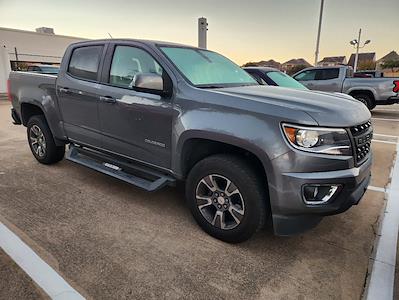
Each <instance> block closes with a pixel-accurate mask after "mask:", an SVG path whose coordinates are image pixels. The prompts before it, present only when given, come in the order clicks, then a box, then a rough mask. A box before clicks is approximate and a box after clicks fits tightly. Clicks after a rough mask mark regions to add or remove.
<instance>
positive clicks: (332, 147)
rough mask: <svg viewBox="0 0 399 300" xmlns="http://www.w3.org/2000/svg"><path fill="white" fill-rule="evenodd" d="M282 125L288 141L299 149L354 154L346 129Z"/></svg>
mask: <svg viewBox="0 0 399 300" xmlns="http://www.w3.org/2000/svg"><path fill="white" fill-rule="evenodd" d="M282 126H283V132H284V134H285V137H286V138H287V140H288V142H289V143H290V144H291V145H292V146H293V147H295V148H297V149H300V150H303V151H307V152H313V153H320V154H331V155H347V156H350V155H352V150H351V142H350V139H349V136H348V133H347V132H346V130H345V129H341V128H321V127H305V126H299V125H291V124H283V125H282Z"/></svg>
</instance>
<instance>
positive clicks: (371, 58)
mask: <svg viewBox="0 0 399 300" xmlns="http://www.w3.org/2000/svg"><path fill="white" fill-rule="evenodd" d="M355 56H356V54H355V53H352V55H351V57H350V58H349V62H348V66H352V68H354V66H355ZM375 60H376V55H375V52H369V53H359V58H358V61H357V66H358V69H359V67H360V66H361V65H367V64H369V65H370V69H374V68H375ZM373 65H374V66H373Z"/></svg>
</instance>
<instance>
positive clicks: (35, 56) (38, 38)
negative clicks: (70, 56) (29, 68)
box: [0, 27, 86, 93]
mask: <svg viewBox="0 0 399 300" xmlns="http://www.w3.org/2000/svg"><path fill="white" fill-rule="evenodd" d="M83 40H86V39H84V38H79V37H71V36H64V35H55V34H47V33H38V32H35V31H26V30H18V29H11V28H2V27H0V48H3V49H4V47H5V49H6V52H7V53H8V56H9V61H15V60H16V56H15V48H17V52H18V61H28V62H39V63H40V62H44V63H60V62H61V59H62V56H63V54H64V51H65V49H66V48H67V47H68V45H70V44H72V43H76V42H79V41H83ZM6 65H7V64H6ZM8 65H10V63H8ZM4 73H7V78H8V73H9V71H8V70H7V69H6V66H5V65H4V64H3V62H2V61H0V93H5V91H6V90H5V89H4V87H6V83H5V81H4V77H3V74H4Z"/></svg>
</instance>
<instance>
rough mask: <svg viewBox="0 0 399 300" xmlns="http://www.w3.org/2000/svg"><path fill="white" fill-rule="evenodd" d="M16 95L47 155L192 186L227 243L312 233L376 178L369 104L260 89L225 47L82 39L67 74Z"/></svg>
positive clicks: (17, 87)
mask: <svg viewBox="0 0 399 300" xmlns="http://www.w3.org/2000/svg"><path fill="white" fill-rule="evenodd" d="M274 78H280V77H274ZM8 87H9V93H8V94H9V97H10V100H11V102H12V106H13V108H12V110H11V114H12V118H13V120H14V123H15V124H23V125H24V126H26V127H27V139H28V143H29V146H30V149H31V151H32V154H33V156H34V157H35V158H36V160H37V161H39V162H40V163H43V164H54V163H57V162H58V161H60V160H62V159H63V157H64V152H65V145H66V144H69V150H68V152H67V155H66V156H67V159H69V160H70V161H73V162H75V163H78V164H81V165H83V166H86V167H90V168H92V169H94V170H96V171H99V172H102V173H104V174H107V175H110V176H113V177H115V178H118V179H120V180H123V181H125V182H128V183H130V184H133V185H136V186H138V187H141V188H143V189H145V190H147V191H155V190H158V189H160V188H162V187H164V186H166V185H174V184H175V183H176V181H177V180H179V181H185V182H186V189H185V191H186V199H187V204H188V207H189V208H190V210H191V212H192V214H193V216H194V218H195V220H196V221H197V223H198V224H199V225H200V226H201V228H202V229H203V230H204V231H206V232H207V233H209V234H210V235H212V236H214V237H216V238H219V239H221V240H223V241H227V242H241V241H244V240H246V239H248V238H249V237H250V236H251V235H252V234H253V233H255V232H256V231H257V230H259V229H260V228H262V226H263V225H264V224H267V223H268V222H267V221H268V220H269V218H271V220H272V224H273V229H274V232H275V233H276V234H277V235H292V234H297V233H300V232H303V231H305V230H307V229H310V228H312V227H314V226H316V225H317V224H318V223H319V222H320V221H321V219H322V218H323V216H326V215H332V214H338V213H342V212H344V211H345V210H347V209H349V208H350V207H351V206H352V205H355V204H357V203H358V202H359V201H360V199H361V198H362V196H363V194H364V193H365V191H366V189H367V186H368V184H369V181H370V175H371V164H372V150H371V147H370V145H371V138H372V134H373V129H372V125H371V121H370V118H371V114H370V112H369V111H368V110H367V109H366V107H364V106H363V105H362V104H361V103H359V102H358V101H356V100H354V99H352V98H349V99H348V98H340V97H337V96H336V95H334V94H332V93H321V92H312V91H308V90H298V89H296V90H295V89H288V88H282V87H271V86H264V85H259V84H258V83H257V82H256V80H255V79H253V78H252V77H251V76H250V75H249V74H248V73H246V72H245V71H244V70H242V69H241V68H240V67H239V66H237V65H236V64H234V63H233V62H232V61H230V60H229V59H227V58H225V57H224V56H222V55H220V54H218V53H216V52H212V51H208V50H204V49H200V48H194V47H191V46H185V45H179V44H173V43H167V42H154V41H142V40H127V39H124V40H114V39H107V40H98V41H85V42H79V43H76V44H72V45H70V46H69V47H68V48H67V50H66V52H65V54H64V57H63V59H62V63H61V69H60V73H59V74H58V76H53V75H42V74H35V73H28V72H11V73H10V79H9V84H8ZM132 191H134V190H132ZM154 217H156V213H154ZM161 226H162V225H161Z"/></svg>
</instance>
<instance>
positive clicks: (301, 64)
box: [281, 58, 312, 74]
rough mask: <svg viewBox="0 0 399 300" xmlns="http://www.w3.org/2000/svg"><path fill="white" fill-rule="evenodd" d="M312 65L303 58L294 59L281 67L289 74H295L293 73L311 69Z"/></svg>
mask: <svg viewBox="0 0 399 300" xmlns="http://www.w3.org/2000/svg"><path fill="white" fill-rule="evenodd" d="M311 66H312V65H311V64H310V63H308V62H307V61H306V60H304V59H303V58H294V59H290V60H289V61H286V62H285V63H283V64H282V65H281V69H282V70H283V71H285V72H287V73H289V74H290V73H295V72H292V71H296V72H298V71H300V69H304V68H308V67H311Z"/></svg>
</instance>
